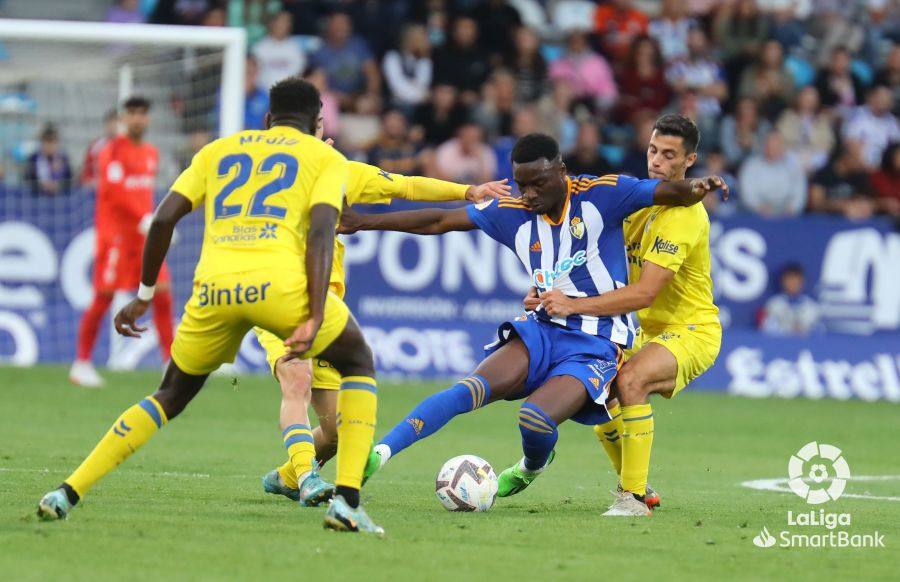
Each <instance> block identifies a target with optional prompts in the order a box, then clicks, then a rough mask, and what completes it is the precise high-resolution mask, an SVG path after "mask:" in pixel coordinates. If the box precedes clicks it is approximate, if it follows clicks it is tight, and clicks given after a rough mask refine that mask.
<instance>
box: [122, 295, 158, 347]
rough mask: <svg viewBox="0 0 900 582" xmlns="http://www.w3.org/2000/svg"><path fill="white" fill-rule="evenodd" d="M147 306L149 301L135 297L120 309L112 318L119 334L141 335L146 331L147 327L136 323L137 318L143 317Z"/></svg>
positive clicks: (148, 306)
mask: <svg viewBox="0 0 900 582" xmlns="http://www.w3.org/2000/svg"><path fill="white" fill-rule="evenodd" d="M149 308H150V302H149V301H142V300H140V299H138V298H136V297H135V298H134V299H132V300H131V301H130V302H129V303H128V305H126V306H125V307H123V308H122V309H120V310H119V312H118V313H117V314H116V318H115V320H114V321H115V326H116V331H117V332H118V333H119V335H124V336H126V337H141V333H143V332H145V331H147V328H146V327H144V326H140V325H138V324H137V320H139V319H140V318H141V317H143V316H144V314H145V313H147V309H149Z"/></svg>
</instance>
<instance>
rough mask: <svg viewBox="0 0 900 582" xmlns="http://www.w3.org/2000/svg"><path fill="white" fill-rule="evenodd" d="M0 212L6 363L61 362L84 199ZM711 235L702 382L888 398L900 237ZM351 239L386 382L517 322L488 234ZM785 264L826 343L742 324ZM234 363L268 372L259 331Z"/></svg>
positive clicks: (153, 359)
mask: <svg viewBox="0 0 900 582" xmlns="http://www.w3.org/2000/svg"><path fill="white" fill-rule="evenodd" d="M0 211H2V214H0V363H9V364H16V365H33V364H35V363H38V362H68V361H70V360H71V359H72V358H73V356H74V351H75V337H76V330H77V326H78V321H79V318H80V315H81V312H82V311H83V310H84V309H85V308H86V307H87V305H88V304H89V303H90V300H91V294H92V291H91V278H90V274H91V267H92V261H93V229H92V226H91V225H92V222H93V202H92V196H91V195H90V194H73V195H71V196H67V197H60V198H35V197H29V196H28V195H25V194H22V193H20V192H6V193H2V192H0ZM179 233H180V240H179V241H178V243H177V244H176V245H175V246H174V247H173V248H172V250H171V252H170V257H169V266H170V268H171V270H172V275H173V284H174V288H175V297H176V303H177V305H176V309H177V310H178V311H180V309H181V305H183V303H184V301H186V299H187V297H188V295H189V293H190V291H191V278H192V274H193V269H194V265H195V263H196V260H197V257H198V255H199V246H200V241H201V238H202V224H201V223H200V216H199V214H196V213H195V215H192V216H191V217H189V218H188V220H186V221H185V223H184V224H182V225H181V226H180V227H179ZM710 242H711V247H712V256H713V263H714V264H713V275H714V280H715V292H716V301H717V303H718V304H719V306H720V308H721V314H722V321H723V324H724V326H725V328H726V331H725V346H724V347H723V351H722V355H721V356H720V358H719V362H718V364H717V365H716V367H715V368H714V369H713V370H711V371H710V372H709V373H708V374H707V375H706V376H704V377H703V378H701V379H700V380H698V382H697V386H698V387H700V388H708V389H719V390H722V389H726V388H728V389H730V390H732V391H735V392H739V393H747V394H750V393H759V394H768V393H771V394H782V395H788V394H790V393H792V392H795V393H796V394H803V395H807V396H812V397H815V396H816V394H822V395H826V396H835V397H842V395H843V394H846V393H847V392H846V390H844V389H843V388H840V386H843V384H840V382H838V380H836V378H837V377H838V372H836V371H835V370H836V369H837V368H836V367H835V366H838V368H840V369H842V370H845V372H846V373H845V377H846V378H847V379H846V380H845V382H846V383H847V384H846V385H847V386H849V388H848V390H849V391H850V392H849V394H850V395H852V396H858V397H860V398H869V397H871V395H873V394H875V393H876V392H877V394H878V397H879V398H888V399H893V398H895V396H892V395H893V394H895V392H892V390H893V388H890V387H891V386H894V384H891V382H892V380H891V377H890V376H889V375H886V374H888V372H887V370H888V369H889V368H890V367H889V366H888V365H887V364H886V363H885V362H887V360H885V359H876V354H877V355H882V354H884V355H885V357H890V358H893V359H894V368H893V369H894V370H895V371H896V359H897V357H898V354H900V348H898V342H900V292H898V289H900V269H898V268H897V265H900V234H897V233H895V232H893V230H892V228H891V225H890V223H889V222H888V221H882V220H870V221H864V222H848V221H846V220H843V219H840V218H836V217H823V216H806V217H799V218H793V219H780V220H764V219H761V218H758V217H754V216H735V217H730V218H727V219H723V220H714V221H713V224H712V228H711V241H710ZM345 243H346V245H347V250H346V267H347V273H348V294H347V302H348V305H349V306H350V308H351V309H352V310H353V312H354V313H355V314H356V316H357V318H358V319H359V321H360V323H361V324H362V326H363V328H364V330H365V333H366V334H367V337H368V339H369V341H370V343H371V344H372V346H373V349H374V350H375V354H376V357H377V360H378V366H379V369H380V370H381V372H382V373H385V374H388V375H402V376H421V377H431V378H437V377H440V378H445V377H452V376H456V375H459V374H466V373H468V372H470V371H471V370H472V368H473V367H474V366H475V365H476V364H477V362H478V361H480V360H481V358H482V354H483V352H482V347H483V345H484V344H487V343H489V342H491V341H493V340H494V339H495V337H496V336H495V333H496V327H497V325H498V324H499V323H500V322H502V321H504V320H505V319H508V318H511V317H514V316H516V315H518V314H520V313H521V309H522V308H521V301H522V297H523V296H524V293H525V291H526V290H527V289H528V286H529V278H528V276H527V275H526V273H525V272H524V270H523V268H522V267H521V265H520V264H519V262H518V260H517V259H516V257H515V256H514V255H513V253H511V252H510V251H508V250H507V249H505V248H503V247H500V246H499V245H498V244H497V243H496V242H494V241H493V240H491V239H490V238H488V237H487V236H485V235H484V234H483V233H481V232H477V231H475V232H468V233H451V234H447V235H444V236H440V237H424V236H413V235H407V234H403V233H386V232H365V233H359V234H356V235H353V236H350V237H346V240H345ZM789 262H796V263H800V264H801V265H803V267H804V269H805V270H806V273H807V292H808V293H809V294H810V295H811V296H813V297H814V298H816V299H817V300H818V301H819V303H820V304H821V306H822V313H823V317H824V318H825V324H826V328H827V329H828V331H829V334H828V336H827V337H828V341H827V342H826V341H821V339H819V340H814V341H809V342H808V343H803V341H802V340H786V339H777V338H769V337H765V336H761V335H759V334H757V333H756V332H753V331H749V330H751V329H752V328H754V327H755V323H756V319H757V314H758V311H759V309H760V307H761V306H762V305H763V303H764V302H765V300H766V299H767V298H768V297H769V296H770V295H771V294H772V293H773V292H774V291H775V289H776V285H777V273H778V271H779V270H780V269H781V267H782V266H783V265H784V264H786V263H789ZM126 299H127V297H122V298H120V299H119V300H118V301H120V302H121V301H125V300H126ZM847 333H853V334H856V335H855V336H848V335H845V334H847ZM860 335H861V336H864V337H859V336H860ZM98 344H99V345H98V348H97V353H96V355H95V361H96V362H98V363H100V364H103V365H107V366H110V367H113V368H126V369H127V368H134V367H137V366H155V365H159V362H160V359H159V355H158V353H157V352H158V350H157V349H156V337H155V335H154V333H153V332H152V330H151V333H150V334H148V335H147V337H145V338H144V339H142V340H141V341H133V340H128V341H124V340H122V339H121V338H118V337H115V336H114V334H110V333H109V330H106V331H104V334H103V335H102V336H101V339H100V341H99V343H98ZM804 346H805V347H804ZM807 354H808V355H807ZM879 357H880V356H879ZM810 358H811V359H812V361H814V362H818V363H817V364H816V365H817V366H819V368H817V369H820V376H821V378H820V380H819V382H820V384H818V385H817V384H815V383H814V382H812V380H810V378H812V376H811V373H810V372H809V370H810V369H811V368H810V367H809V365H806V363H805V362H808V361H810ZM785 362H787V363H785ZM828 362H843V363H840V364H839V365H838V364H835V365H832V364H830V363H828ZM869 364H870V365H871V366H870V365H869ZM848 366H849V368H848ZM860 366H861V367H860ZM236 367H237V368H238V370H244V371H256V370H260V371H261V370H264V369H265V358H264V354H263V353H262V351H261V350H260V349H259V347H258V345H257V344H256V342H255V340H254V339H253V338H252V336H248V338H247V339H246V340H245V342H244V345H243V348H242V350H241V354H240V357H239V360H238V362H236ZM873 367H874V368H873ZM826 369H827V370H829V371H827V372H826V371H823V370H826ZM873 369H874V370H875V372H873V371H872V370H873ZM847 370H849V371H847ZM794 373H796V374H800V375H802V374H805V376H802V377H803V378H804V382H806V383H805V384H803V385H801V387H800V388H792V386H795V383H794V384H792V383H791V382H789V381H787V380H785V378H787V377H788V376H791V374H794ZM841 373H844V372H841ZM875 373H877V374H881V376H879V378H881V379H880V380H878V381H877V382H876V381H875V380H872V379H871V378H874V375H873V374H875ZM782 377H784V378H782ZM854 378H855V380H854ZM829 382H830V383H829ZM872 382H875V384H872ZM874 385H877V386H879V388H877V390H876V389H875V388H871V386H874ZM742 390H743V392H741V391H742ZM767 391H768V392H767Z"/></svg>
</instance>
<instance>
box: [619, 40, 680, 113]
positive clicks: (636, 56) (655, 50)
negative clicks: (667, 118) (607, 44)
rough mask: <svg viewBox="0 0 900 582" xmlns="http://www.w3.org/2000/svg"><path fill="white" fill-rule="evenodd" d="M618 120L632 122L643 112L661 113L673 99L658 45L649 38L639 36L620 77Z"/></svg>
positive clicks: (632, 46)
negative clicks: (647, 110) (643, 110)
mask: <svg viewBox="0 0 900 582" xmlns="http://www.w3.org/2000/svg"><path fill="white" fill-rule="evenodd" d="M618 78H619V91H620V95H619V102H618V104H617V111H618V117H619V119H620V120H622V121H625V122H627V121H629V120H630V119H631V117H632V116H633V115H634V114H635V113H637V112H638V111H640V110H642V109H649V110H651V111H662V110H663V108H664V107H665V106H666V105H668V103H669V102H670V101H671V99H672V89H671V88H670V87H669V82H668V81H667V80H666V72H665V66H664V63H663V59H662V53H660V51H659V45H658V44H657V43H656V41H655V40H653V39H652V38H650V37H649V36H638V37H636V38H635V39H634V43H633V44H632V45H631V51H630V52H629V54H628V61H627V62H626V63H625V67H623V68H622V70H621V72H620V74H619V76H618Z"/></svg>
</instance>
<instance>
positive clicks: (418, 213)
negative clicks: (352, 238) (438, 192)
mask: <svg viewBox="0 0 900 582" xmlns="http://www.w3.org/2000/svg"><path fill="white" fill-rule="evenodd" d="M476 228H478V227H477V226H475V223H473V222H472V219H471V218H469V213H468V212H467V211H466V209H465V208H455V209H452V210H447V209H443V208H428V209H424V210H408V211H404V212H385V213H383V214H361V213H359V212H356V211H355V210H352V209H351V208H344V213H343V214H342V215H341V226H340V228H339V230H338V232H340V233H341V234H353V233H354V232H357V231H360V230H394V231H398V232H409V233H412V234H443V233H445V232H451V231H456V230H474V229H476Z"/></svg>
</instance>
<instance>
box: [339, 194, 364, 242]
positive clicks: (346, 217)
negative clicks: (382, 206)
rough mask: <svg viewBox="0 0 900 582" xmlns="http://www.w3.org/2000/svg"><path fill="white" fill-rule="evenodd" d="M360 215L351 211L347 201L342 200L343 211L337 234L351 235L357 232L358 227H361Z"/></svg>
mask: <svg viewBox="0 0 900 582" xmlns="http://www.w3.org/2000/svg"><path fill="white" fill-rule="evenodd" d="M361 217H362V215H361V214H360V213H359V212H357V211H355V210H353V208H351V207H350V205H349V204H347V200H346V199H345V200H344V209H343V210H342V211H341V221H340V222H339V223H338V227H337V233H338V234H353V233H354V232H357V231H358V230H359V227H360V226H361V225H362V220H361Z"/></svg>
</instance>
